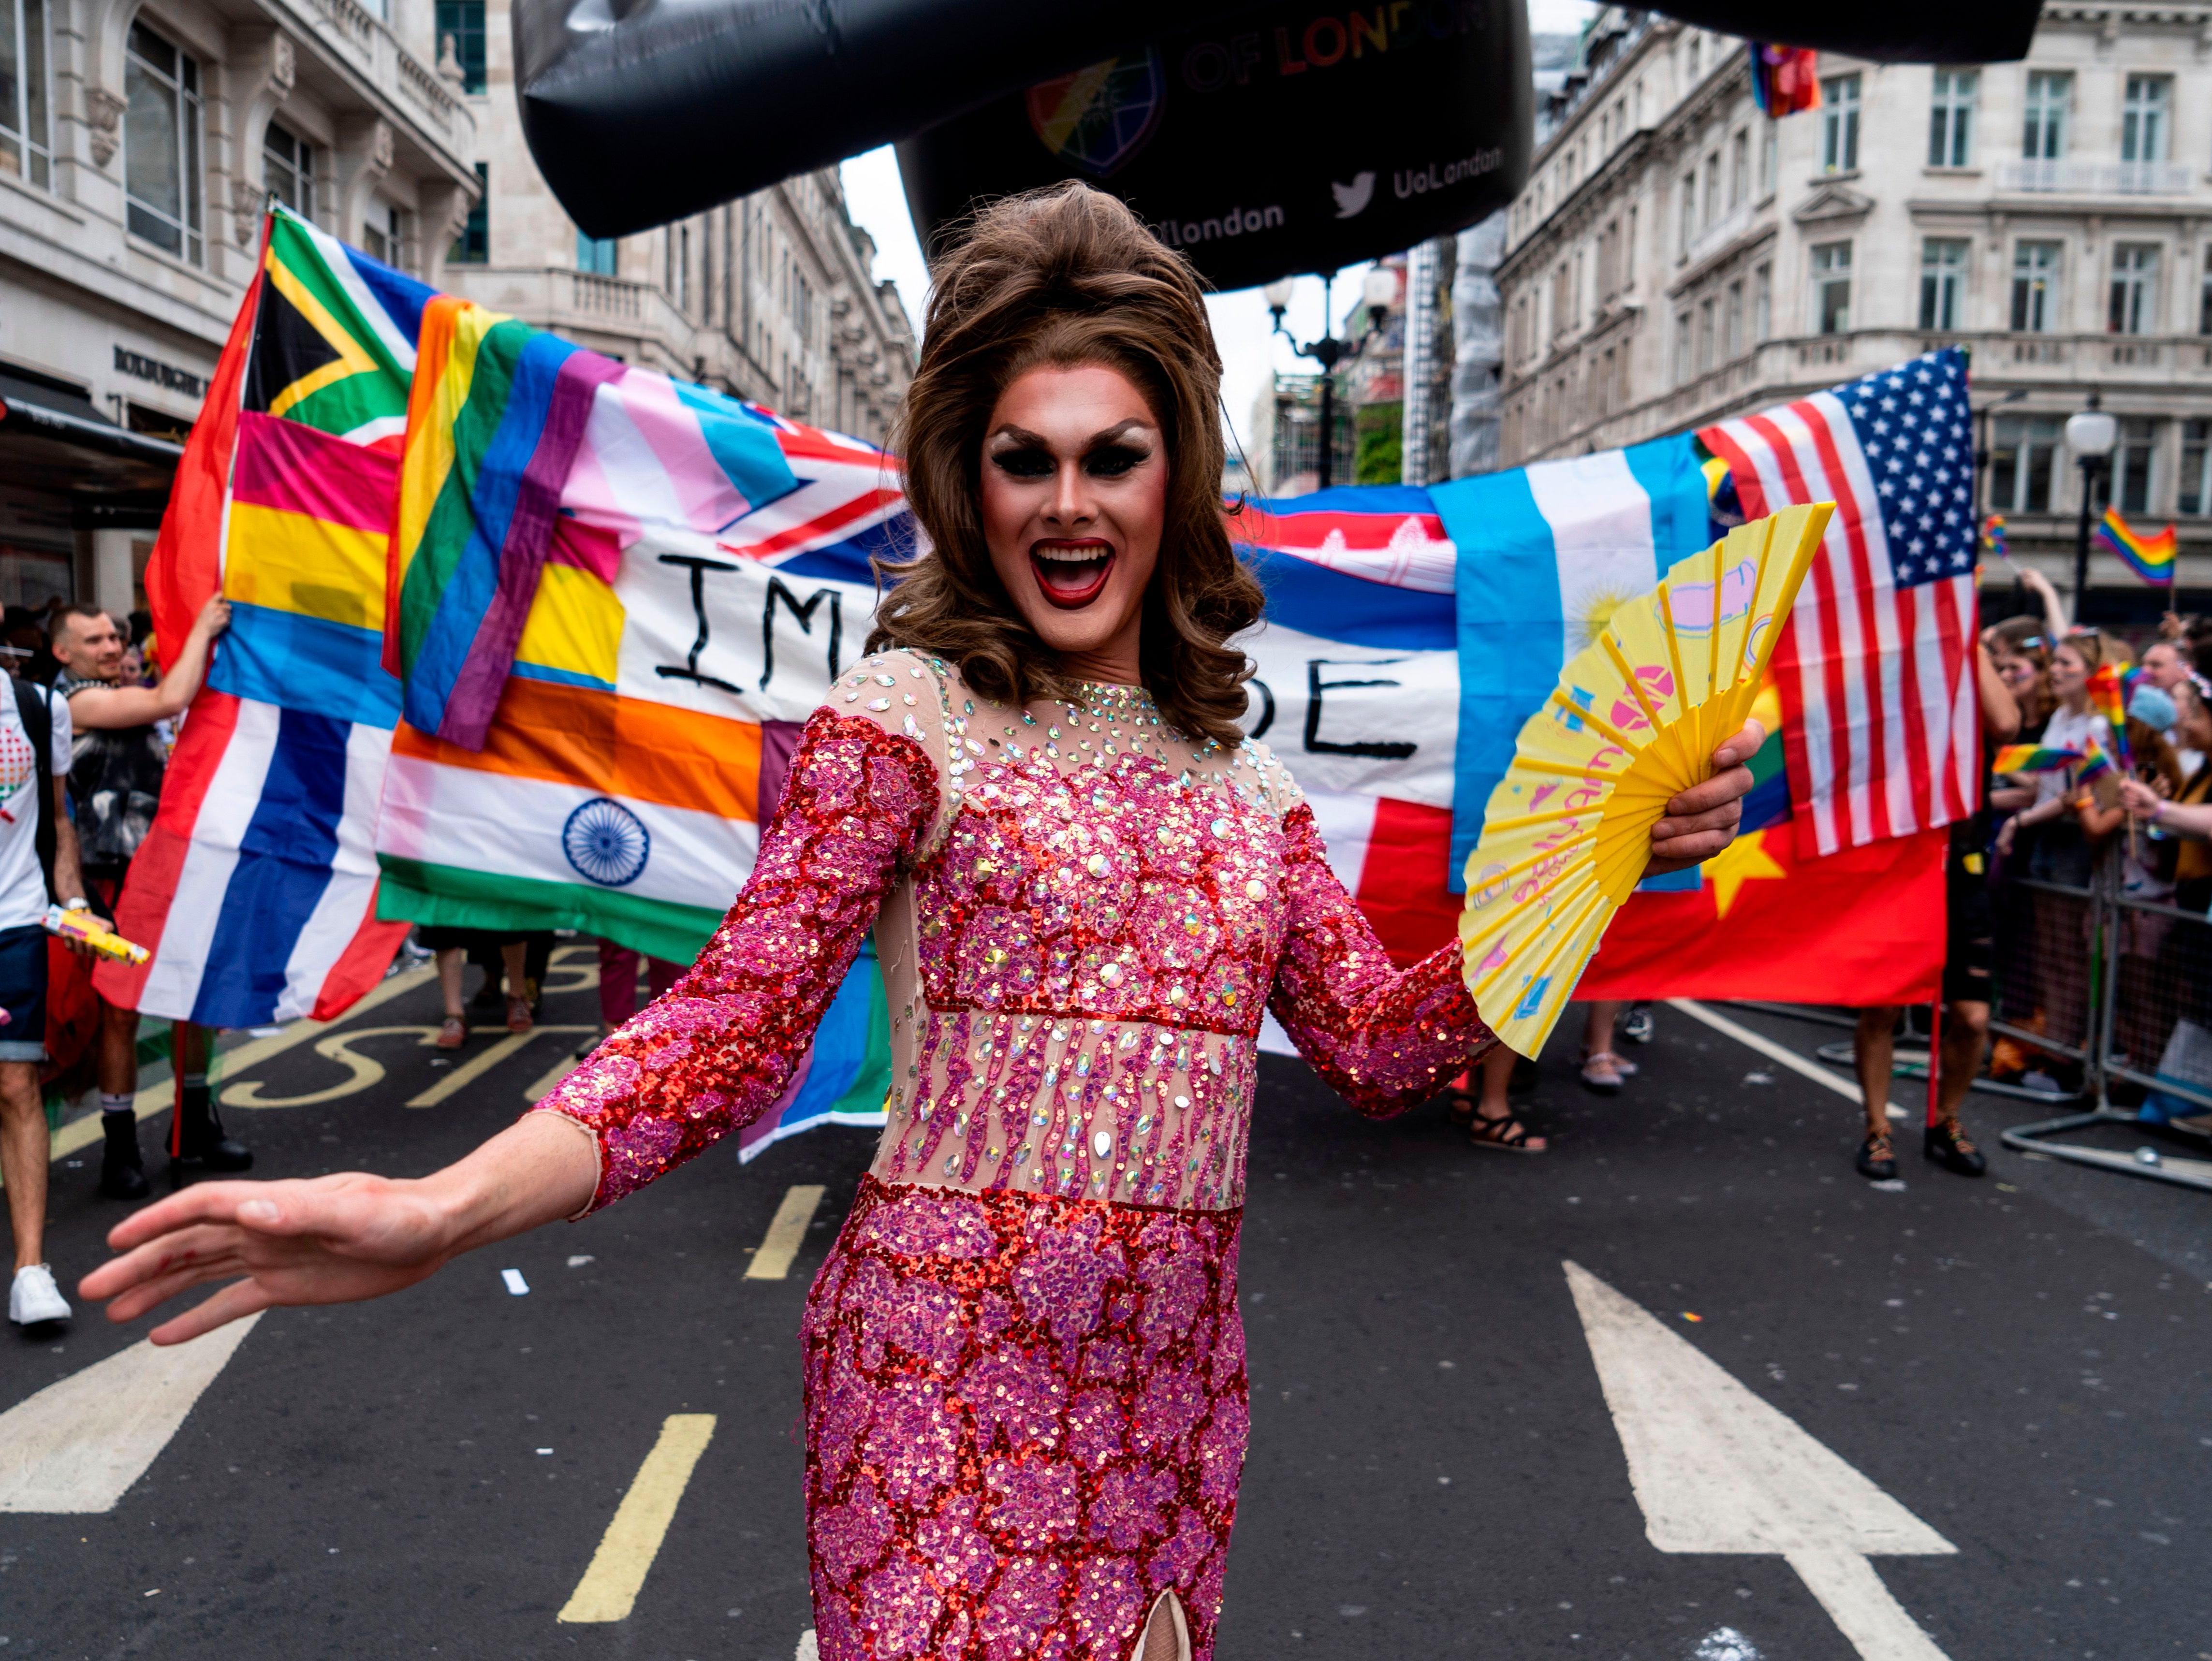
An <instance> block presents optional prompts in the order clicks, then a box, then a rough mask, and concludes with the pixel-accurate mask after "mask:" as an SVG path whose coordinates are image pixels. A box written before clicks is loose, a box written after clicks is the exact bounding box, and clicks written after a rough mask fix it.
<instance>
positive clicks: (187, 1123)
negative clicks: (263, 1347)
mask: <svg viewBox="0 0 2212 1661" xmlns="http://www.w3.org/2000/svg"><path fill="white" fill-rule="evenodd" d="M229 625H230V603H229V602H228V601H227V600H225V599H223V598H222V597H221V596H219V595H218V596H217V597H215V598H213V599H210V601H209V602H208V603H206V604H205V605H204V606H203V607H202V608H201V609H200V615H198V616H197V618H195V619H194V620H193V622H192V627H191V633H188V634H186V635H185V640H184V644H183V646H180V647H179V649H178V652H177V657H176V661H175V662H174V663H173V664H170V665H169V668H168V671H167V673H166V674H164V675H163V676H161V684H160V685H159V686H155V687H142V686H131V685H126V684H124V683H123V681H122V678H121V677H122V673H123V658H124V652H125V640H124V639H123V635H122V633H120V631H118V629H117V628H116V627H115V620H114V619H113V618H112V617H110V616H109V615H107V614H106V612H105V611H102V610H100V609H99V608H98V607H97V606H88V605H68V606H64V607H63V608H62V609H61V613H60V615H59V616H58V618H57V619H56V621H55V625H54V656H55V658H57V659H58V661H59V662H60V664H61V673H60V674H59V675H58V676H56V677H55V679H54V690H55V691H57V692H58V693H60V694H62V696H63V697H64V698H65V699H67V700H69V711H70V724H71V726H72V727H73V728H74V729H75V730H76V759H75V761H73V762H72V763H71V765H70V795H71V796H72V797H73V798H74V799H75V803H76V815H77V827H78V835H79V840H80V841H81V843H82V850H83V858H84V875H85V881H86V882H88V883H89V884H90V885H91V893H92V897H93V898H94V900H96V901H97V902H98V904H99V906H100V909H101V910H102V911H103V912H106V914H107V915H108V916H110V917H112V916H113V915H114V914H115V906H116V901H117V900H118V897H119V896H120V895H121V894H122V892H123V882H124V878H125V876H127V875H128V874H129V872H130V869H131V856H132V855H133V854H135V853H137V852H138V845H139V844H140V843H141V842H143V841H144V840H146V832H147V831H148V829H149V827H151V826H152V825H153V822H154V811H155V808H157V807H158V806H159V805H160V804H161V778H162V774H163V773H165V772H166V771H167V767H168V742H167V737H165V735H164V733H163V731H162V728H161V724H162V723H165V722H169V721H173V720H174V719H176V718H177V717H178V716H179V715H180V714H182V713H183V712H184V709H185V705H187V704H189V703H191V700H192V695H193V694H195V693H197V691H198V690H199V689H200V682H201V681H202V680H203V679H204V677H205V676H206V674H207V664H208V653H209V652H210V649H211V647H212V646H213V645H214V642H215V638H216V635H218V634H220V633H222V631H223V630H224V629H225V628H227V627H229ZM208 1039H209V1034H208V1033H207V1031H206V1029H205V1028H199V1027H195V1026H193V1025H191V1023H190V1022H188V1021H179V1022H177V1023H176V1025H175V1027H174V1028H173V1029H172V1031H171V1034H170V1060H171V1062H172V1064H173V1065H174V1067H175V1070H176V1076H177V1079H178V1082H179V1088H178V1092H177V1107H176V1112H175V1113H174V1114H173V1117H172V1119H171V1122H170V1125H169V1158H170V1161H171V1162H172V1165H175V1164H177V1163H179V1162H186V1161H189V1162H192V1163H197V1164H199V1165H201V1166H203V1167H205V1168H206V1169H208V1170H210V1171H244V1170H247V1169H249V1168H251V1167H252V1164H253V1155H252V1154H250V1153H248V1152H247V1151H246V1149H244V1148H242V1147H240V1145H239V1144H238V1143H235V1142H234V1141H232V1140H231V1139H230V1138H229V1137H226V1136H225V1135H223V1133H222V1125H221V1123H220V1122H219V1121H218V1120H217V1119H216V1113H215V1104H214V1102H213V1100H211V1099H210V1094H209V1091H208V1084H207V1052H208ZM99 1046H100V1047H99V1050H98V1052H97V1054H96V1057H95V1059H94V1069H95V1073H96V1076H97V1077H98V1079H99V1082H100V1128H101V1130H102V1131H105V1133H106V1147H105V1149H104V1150H103V1152H102V1154H101V1155H100V1192H101V1193H103V1194H105V1195H106V1196H107V1197H109V1198H111V1199H143V1198H144V1197H146V1194H147V1191H148V1184H147V1181H146V1173H145V1170H144V1167H143V1166H142V1165H141V1163H140V1161H139V1157H138V1120H137V1100H138V1012H137V1010H136V1009H118V1008H116V1007H115V1006H114V1005H113V1004H112V1003H108V1002H107V1000H106V998H102V999H101V1000H100V1040H99Z"/></svg>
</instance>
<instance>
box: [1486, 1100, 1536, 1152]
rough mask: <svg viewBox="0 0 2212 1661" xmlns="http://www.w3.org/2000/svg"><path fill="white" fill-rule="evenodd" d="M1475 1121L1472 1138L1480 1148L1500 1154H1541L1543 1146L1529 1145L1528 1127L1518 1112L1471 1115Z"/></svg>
mask: <svg viewBox="0 0 2212 1661" xmlns="http://www.w3.org/2000/svg"><path fill="white" fill-rule="evenodd" d="M1470 1118H1471V1119H1472V1121H1473V1123H1472V1125H1471V1129H1472V1131H1473V1136H1472V1140H1473V1142H1474V1145H1475V1146H1476V1147H1478V1148H1487V1149H1491V1151H1492V1152H1493V1153H1499V1154H1541V1153H1542V1152H1543V1151H1544V1150H1543V1149H1541V1148H1531V1147H1530V1146H1529V1145H1528V1126H1527V1125H1523V1124H1522V1122H1521V1116H1520V1115H1519V1114H1518V1113H1516V1112H1511V1111H1510V1110H1509V1111H1508V1112H1503V1113H1500V1114H1498V1116H1497V1117H1496V1118H1492V1117H1491V1116H1490V1115H1489V1114H1488V1113H1483V1112H1476V1113H1473V1114H1471V1115H1470Z"/></svg>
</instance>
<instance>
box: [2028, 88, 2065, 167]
mask: <svg viewBox="0 0 2212 1661" xmlns="http://www.w3.org/2000/svg"><path fill="white" fill-rule="evenodd" d="M2073 106H2074V77H2073V76H2072V75H2071V74H2069V73H2068V72H2067V71H2065V70H2031V71H2029V73H2028V77H2027V112H2026V118H2025V119H2024V121H2023V122H2022V124H2021V137H2020V153H2021V155H2024V156H2026V157H2027V159H2028V160H2029V161H2057V160H2058V159H2059V158H2060V157H2061V156H2063V155H2065V154H2066V127H2067V118H2068V115H2069V112H2070V111H2071V110H2072V109H2073Z"/></svg>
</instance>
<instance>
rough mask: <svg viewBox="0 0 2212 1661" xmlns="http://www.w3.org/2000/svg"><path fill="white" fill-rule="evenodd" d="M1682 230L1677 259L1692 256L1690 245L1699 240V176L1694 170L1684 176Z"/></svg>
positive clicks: (1676, 251)
mask: <svg viewBox="0 0 2212 1661" xmlns="http://www.w3.org/2000/svg"><path fill="white" fill-rule="evenodd" d="M1680 228H1681V243H1680V246H1679V247H1678V248H1677V249H1676V250H1675V258H1678V259H1686V258H1689V255H1690V244H1691V243H1692V242H1693V241H1695V240H1696V239H1697V235H1698V175H1697V173H1696V171H1695V170H1694V169H1692V171H1691V172H1689V173H1684V174H1683V175H1682V223H1681V227H1680Z"/></svg>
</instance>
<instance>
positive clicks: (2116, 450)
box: [2112, 415, 2158, 513]
mask: <svg viewBox="0 0 2212 1661" xmlns="http://www.w3.org/2000/svg"><path fill="white" fill-rule="evenodd" d="M2157 455H2158V423H2157V422H2156V421H2153V420H2151V419H2150V418H2149V417H2148V415H2124V416H2122V417H2121V418H2120V436H2119V441H2118V443H2117V444H2115V445H2114V446H2112V502H2113V505H2114V506H2117V507H2118V509H2119V510H2120V512H2123V513H2148V512H2150V495H2151V473H2152V470H2153V469H2154V465H2155V463H2156V458H2157Z"/></svg>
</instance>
